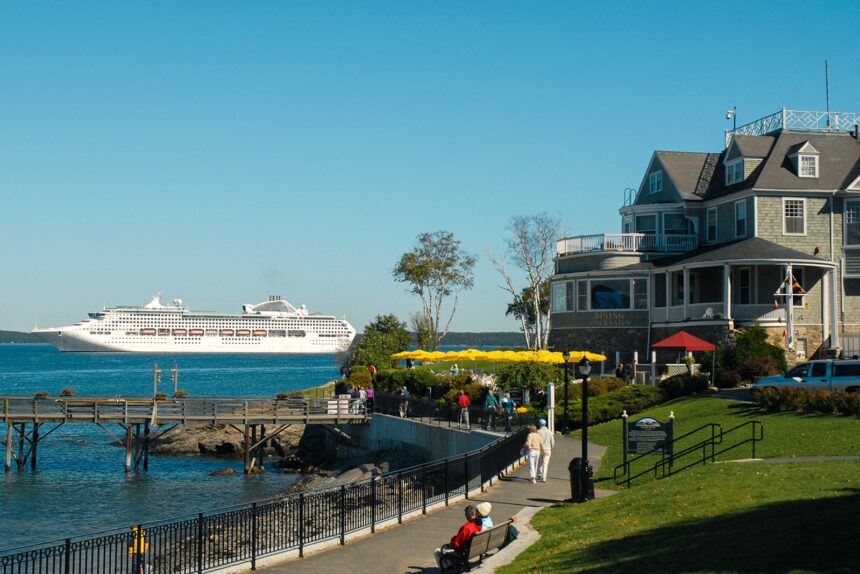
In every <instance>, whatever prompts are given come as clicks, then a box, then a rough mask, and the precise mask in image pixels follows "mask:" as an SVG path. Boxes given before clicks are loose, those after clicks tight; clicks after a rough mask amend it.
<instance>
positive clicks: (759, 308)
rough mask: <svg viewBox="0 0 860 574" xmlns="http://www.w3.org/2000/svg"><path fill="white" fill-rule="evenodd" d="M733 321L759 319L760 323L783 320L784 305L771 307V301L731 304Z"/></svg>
mask: <svg viewBox="0 0 860 574" xmlns="http://www.w3.org/2000/svg"><path fill="white" fill-rule="evenodd" d="M732 319H734V320H735V321H761V322H762V323H769V322H778V321H785V307H779V308H778V309H774V308H773V303H770V304H757V305H732Z"/></svg>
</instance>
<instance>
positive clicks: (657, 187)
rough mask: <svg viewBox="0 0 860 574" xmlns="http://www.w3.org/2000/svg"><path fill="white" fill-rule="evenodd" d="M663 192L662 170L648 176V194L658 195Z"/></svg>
mask: <svg viewBox="0 0 860 574" xmlns="http://www.w3.org/2000/svg"><path fill="white" fill-rule="evenodd" d="M662 191H663V170H662V169H658V170H657V171H653V172H651V173H650V174H648V193H660V192H662Z"/></svg>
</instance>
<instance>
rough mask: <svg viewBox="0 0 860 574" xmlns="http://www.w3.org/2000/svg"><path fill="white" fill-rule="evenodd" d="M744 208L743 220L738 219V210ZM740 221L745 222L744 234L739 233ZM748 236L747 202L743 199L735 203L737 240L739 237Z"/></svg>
mask: <svg viewBox="0 0 860 574" xmlns="http://www.w3.org/2000/svg"><path fill="white" fill-rule="evenodd" d="M739 207H740V208H743V209H741V211H743V218H741V217H738V208H739ZM740 221H743V222H744V232H743V233H738V223H739V222H740ZM746 236H747V200H745V199H741V200H740V201H736V202H735V239H737V238H738V237H746Z"/></svg>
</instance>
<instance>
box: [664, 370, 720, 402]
mask: <svg viewBox="0 0 860 574" xmlns="http://www.w3.org/2000/svg"><path fill="white" fill-rule="evenodd" d="M660 388H661V389H663V390H664V391H666V394H667V395H668V397H669V398H670V399H674V398H677V397H684V396H687V395H695V394H698V393H701V392H702V391H705V390H707V388H708V377H707V375H703V374H701V373H697V374H695V375H691V374H689V373H683V374H681V375H675V376H674V377H669V378H668V379H663V380H662V381H660Z"/></svg>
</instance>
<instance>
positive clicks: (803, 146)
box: [788, 140, 818, 157]
mask: <svg viewBox="0 0 860 574" xmlns="http://www.w3.org/2000/svg"><path fill="white" fill-rule="evenodd" d="M799 153H808V154H816V155H818V150H817V149H815V147H813V145H812V144H811V143H809V140H806V141H804V142H801V143H798V144H794V145H793V146H791V147H790V148H788V157H791V156H793V155H797V154H799Z"/></svg>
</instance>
